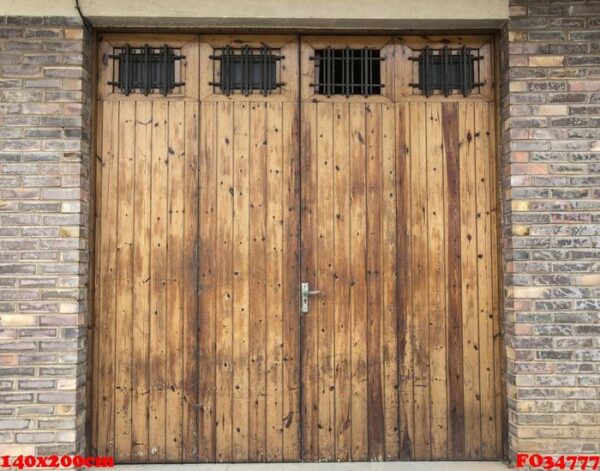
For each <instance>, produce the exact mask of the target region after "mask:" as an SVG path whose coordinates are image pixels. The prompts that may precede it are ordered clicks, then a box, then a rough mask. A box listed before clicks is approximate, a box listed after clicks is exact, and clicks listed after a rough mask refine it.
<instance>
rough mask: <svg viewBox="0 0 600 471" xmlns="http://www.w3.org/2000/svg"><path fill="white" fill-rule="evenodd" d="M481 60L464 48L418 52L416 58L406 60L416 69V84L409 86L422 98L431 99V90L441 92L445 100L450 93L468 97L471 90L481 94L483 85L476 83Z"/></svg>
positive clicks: (470, 50) (475, 52)
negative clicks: (423, 96) (419, 92)
mask: <svg viewBox="0 0 600 471" xmlns="http://www.w3.org/2000/svg"><path fill="white" fill-rule="evenodd" d="M481 59H483V57H482V56H480V55H479V50H478V49H473V48H469V47H467V46H462V47H460V48H455V49H452V48H449V47H448V46H444V47H442V48H440V49H433V48H431V47H430V46H425V47H424V48H423V49H420V54H419V56H418V57H410V60H412V61H416V62H418V65H419V73H418V77H419V81H418V82H417V83H411V84H410V86H411V87H414V88H418V89H419V90H421V92H422V93H423V94H424V95H425V96H431V95H433V93H434V91H435V90H439V91H441V92H442V93H443V94H444V96H446V97H447V96H450V95H451V94H452V92H453V90H458V91H460V92H461V93H462V94H463V96H468V95H470V94H471V92H472V90H473V89H475V88H477V89H478V91H479V92H481V86H482V85H484V82H482V81H480V79H479V77H481V71H480V61H481Z"/></svg>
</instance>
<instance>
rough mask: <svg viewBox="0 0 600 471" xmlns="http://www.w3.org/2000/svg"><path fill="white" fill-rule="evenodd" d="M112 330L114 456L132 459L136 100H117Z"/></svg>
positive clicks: (120, 458) (127, 459)
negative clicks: (115, 216) (115, 253)
mask: <svg viewBox="0 0 600 471" xmlns="http://www.w3.org/2000/svg"><path fill="white" fill-rule="evenodd" d="M118 132H119V164H118V172H119V177H118V178H119V183H118V185H119V188H118V198H119V201H118V203H117V206H118V209H117V259H116V263H117V267H116V287H115V292H114V296H115V298H116V303H117V308H116V315H117V318H116V320H115V322H117V323H118V327H117V328H116V330H115V341H116V350H115V360H116V361H115V367H116V371H115V375H116V376H115V459H116V460H118V461H129V460H130V459H131V367H132V363H131V358H132V338H131V335H132V334H131V332H132V330H133V319H132V301H133V250H132V248H133V233H134V230H133V223H134V221H133V198H134V196H133V195H134V187H133V183H134V180H133V178H134V157H135V103H134V102H121V103H119V128H118Z"/></svg>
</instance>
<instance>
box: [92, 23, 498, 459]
mask: <svg viewBox="0 0 600 471" xmlns="http://www.w3.org/2000/svg"><path fill="white" fill-rule="evenodd" d="M427 41H428V42H429V43H430V44H433V45H436V44H438V45H439V44H455V45H456V46H457V47H458V46H461V45H463V44H468V45H476V46H477V47H478V48H479V51H480V52H481V54H482V55H485V56H486V60H485V61H484V63H483V70H484V75H485V77H486V78H487V80H488V81H487V82H486V84H485V85H484V86H483V87H481V88H480V89H478V90H477V91H474V92H473V94H472V95H470V96H468V97H462V96H460V97H458V96H456V95H454V96H450V97H448V98H446V97H443V96H439V95H434V96H433V97H430V98H426V97H424V96H421V95H420V94H419V93H417V92H415V90H414V89H413V88H412V87H411V86H410V84H409V83H410V81H411V80H412V74H413V72H412V69H410V68H411V67H412V68H414V61H409V60H408V57H409V56H411V55H412V54H414V51H418V50H419V48H421V47H422V46H423V39H422V38H406V37H402V38H393V37H371V38H365V37H349V38H348V37H346V38H337V37H304V38H301V39H298V38H297V37H286V36H263V37H260V38H258V37H249V36H194V35H181V36H166V35H162V36H161V35H116V34H114V35H113V34H111V35H106V36H104V37H103V38H101V41H100V47H99V55H100V58H99V64H100V67H99V69H100V70H99V82H98V97H99V100H98V125H97V136H98V139H97V154H98V158H97V170H96V194H97V198H96V208H95V213H96V227H95V247H96V250H95V298H94V312H95V314H94V323H93V329H94V336H93V348H92V350H93V360H92V370H91V371H92V375H91V376H92V388H93V390H92V395H91V396H92V411H91V412H92V413H91V429H92V447H93V450H94V451H95V452H96V453H98V454H100V455H106V454H109V455H113V456H115V458H116V460H117V461H118V462H222V461H223V462H255V461H300V460H305V461H336V460H337V461H340V460H341V461H350V460H352V461H364V460H413V459H415V460H428V459H440V460H443V459H497V458H499V457H501V456H502V447H503V431H502V416H503V412H502V411H503V398H502V383H501V372H500V367H501V362H500V356H501V345H500V332H499V325H500V322H499V309H498V277H497V268H496V267H497V253H496V224H497V223H496V191H495V186H496V183H495V182H496V173H495V172H496V150H495V134H494V133H495V127H494V121H495V103H494V85H493V70H492V64H493V50H492V43H491V40H490V38H487V37H466V38H454V37H450V38H448V37H444V38H441V37H439V38H428V39H427ZM164 43H169V44H170V45H173V46H174V47H178V48H179V49H180V51H181V53H182V55H184V56H185V60H182V61H181V62H182V63H183V64H182V68H181V70H180V71H179V72H178V73H179V74H180V75H179V78H180V82H183V83H184V85H183V86H180V87H179V88H178V89H176V90H175V91H174V92H173V93H171V94H170V95H167V96H166V97H163V96H160V95H152V94H151V95H148V96H145V95H143V94H136V93H131V94H130V95H124V94H123V93H122V92H121V91H120V90H119V89H118V88H116V89H115V87H114V86H113V85H109V84H108V82H110V81H111V78H110V77H112V74H113V71H112V68H113V64H112V63H111V60H109V59H108V58H110V57H111V55H114V54H111V52H112V51H114V48H117V47H121V46H122V45H123V44H132V45H134V46H135V45H145V44H150V45H157V46H159V45H162V44H164ZM265 44H268V45H269V47H270V48H274V49H276V50H277V51H278V53H279V54H280V56H281V58H280V59H279V60H278V71H277V79H278V83H280V84H281V85H280V86H279V87H278V88H277V89H275V90H273V91H272V92H271V93H270V94H267V95H266V96H264V95H262V94H257V93H249V94H248V95H247V96H246V95H245V94H241V93H235V92H234V93H231V94H226V93H223V91H222V88H221V87H219V85H218V84H219V80H222V78H221V77H220V74H221V70H222V69H218V68H216V66H215V60H214V57H215V51H219V50H222V48H224V47H226V46H235V47H240V45H242V46H249V47H256V48H260V47H264V46H265ZM328 47H339V48H346V47H348V48H364V47H369V48H378V49H379V51H380V53H381V54H382V55H385V61H384V62H382V64H385V65H382V67H381V71H380V73H381V82H382V83H384V84H385V88H382V89H381V93H377V94H373V95H370V96H366V97H365V96H363V95H351V96H345V95H332V96H327V95H325V94H321V93H320V92H321V90H320V89H319V87H315V86H314V82H315V80H317V79H318V76H319V75H318V74H319V72H318V70H317V67H316V66H315V61H314V55H315V51H319V50H324V49H325V48H328ZM113 80H114V79H113ZM301 283H308V284H309V287H310V290H312V291H318V293H315V294H313V295H311V296H310V298H309V311H308V312H307V313H303V312H301V309H300V285H301Z"/></svg>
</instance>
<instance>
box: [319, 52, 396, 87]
mask: <svg viewBox="0 0 600 471" xmlns="http://www.w3.org/2000/svg"><path fill="white" fill-rule="evenodd" d="M311 59H313V60H314V61H315V67H316V69H317V70H316V73H315V77H316V78H317V83H313V84H311V86H312V87H314V89H315V92H316V93H318V94H319V95H327V96H331V95H346V96H350V95H364V96H369V95H380V94H381V89H382V87H383V86H384V85H383V84H382V83H381V61H382V60H383V59H384V58H383V57H381V55H380V51H379V49H373V48H368V47H364V48H362V49H351V48H349V47H346V48H344V49H332V48H327V49H317V50H316V51H315V56H314V57H311Z"/></svg>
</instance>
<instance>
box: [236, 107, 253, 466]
mask: <svg viewBox="0 0 600 471" xmlns="http://www.w3.org/2000/svg"><path fill="white" fill-rule="evenodd" d="M233 113H234V116H233V119H234V123H235V125H234V131H233V132H234V136H233V146H234V166H235V172H234V175H233V188H234V218H235V224H234V227H233V242H234V245H233V252H234V253H233V335H234V340H233V375H234V377H233V382H234V389H233V416H232V419H233V457H232V458H233V460H234V461H244V460H247V459H248V400H249V396H248V394H249V392H248V368H249V363H248V351H249V342H248V339H249V322H248V319H249V317H248V315H249V297H250V286H249V284H250V283H251V281H249V279H248V267H249V239H248V229H249V206H248V195H249V191H250V184H251V183H250V180H249V175H248V160H249V152H250V112H249V104H248V103H236V104H235V105H234V111H233Z"/></svg>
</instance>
